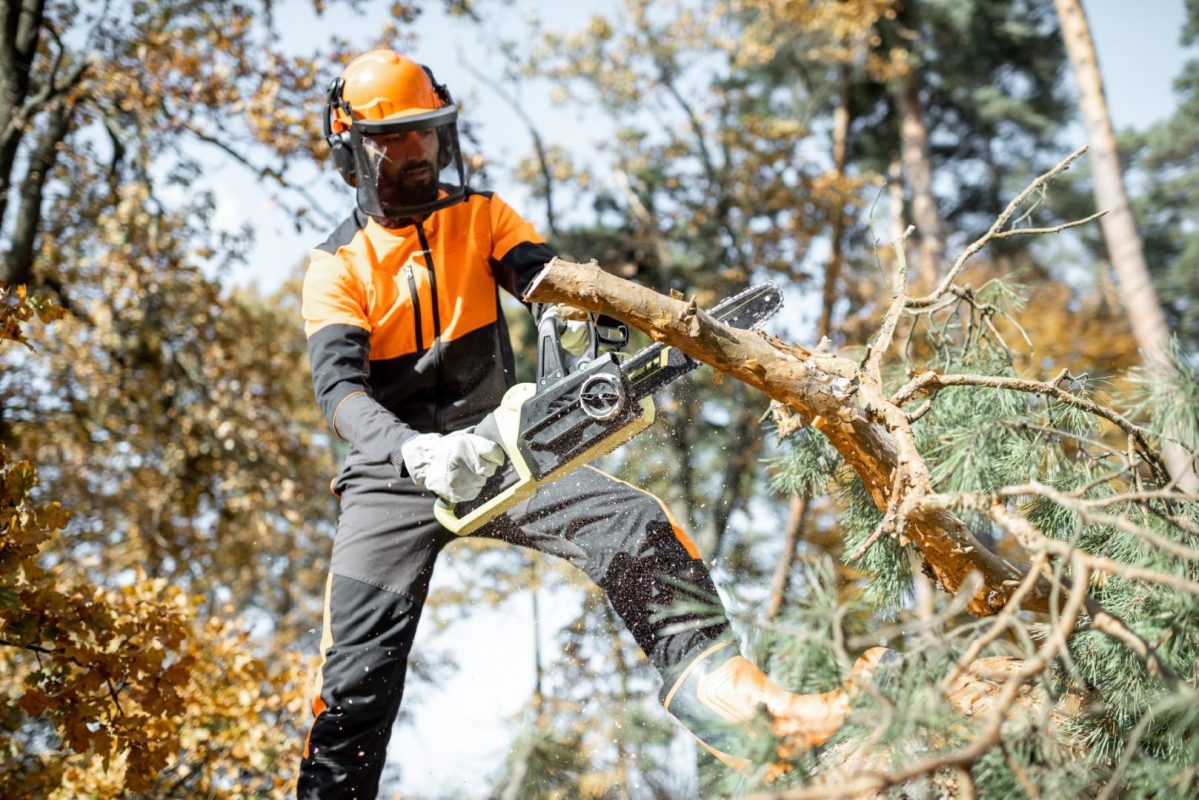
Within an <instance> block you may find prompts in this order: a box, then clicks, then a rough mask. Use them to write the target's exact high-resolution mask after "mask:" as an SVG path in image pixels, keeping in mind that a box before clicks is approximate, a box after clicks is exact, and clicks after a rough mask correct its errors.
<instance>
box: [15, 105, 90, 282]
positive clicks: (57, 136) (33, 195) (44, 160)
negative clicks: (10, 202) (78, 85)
mask: <svg viewBox="0 0 1199 800" xmlns="http://www.w3.org/2000/svg"><path fill="white" fill-rule="evenodd" d="M73 116H74V106H73V105H72V104H70V103H68V102H65V101H64V102H60V103H57V104H55V106H54V109H53V111H51V112H50V119H49V121H48V123H47V125H46V129H45V130H44V131H42V135H41V136H40V137H39V138H38V143H37V147H36V148H34V150H33V152H32V153H30V154H29V169H28V170H27V171H26V173H25V177H24V179H22V181H21V188H20V195H21V205H20V207H19V208H18V209H17V220H16V224H15V225H14V227H13V232H12V244H11V245H10V248H9V251H8V253H7V254H5V260H4V264H3V265H2V268H0V282H5V283H9V284H13V285H15V284H20V283H28V282H29V276H30V274H31V273H32V272H33V255H34V247H35V245H36V244H37V236H38V233H39V232H40V230H41V227H42V201H43V196H44V193H45V188H46V180H47V178H49V176H50V171H51V170H53V169H54V164H55V162H56V161H57V160H58V146H59V144H60V143H61V142H62V140H63V139H65V138H66V135H67V132H68V131H69V130H70V129H71V118H72V117H73Z"/></svg>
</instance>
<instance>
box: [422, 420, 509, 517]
mask: <svg viewBox="0 0 1199 800" xmlns="http://www.w3.org/2000/svg"><path fill="white" fill-rule="evenodd" d="M400 454H401V455H402V456H403V457H404V465H405V466H406V467H407V468H408V474H409V475H411V476H412V480H413V481H415V482H416V485H417V486H419V487H421V488H422V489H428V490H429V491H430V492H432V493H433V494H435V495H437V496H438V497H440V498H442V499H443V500H446V501H447V502H450V503H465V502H466V501H467V500H474V499H475V498H476V497H478V496H479V492H480V491H482V490H483V484H485V483H487V479H488V478H490V477H491V476H492V475H494V474H495V471H496V469H498V468H499V467H501V466H503V463H504V458H505V455H504V448H502V447H500V446H499V445H498V444H496V443H495V442H493V441H491V440H490V439H486V438H484V437H482V436H478V435H476V434H473V433H469V432H467V431H455V432H454V433H447V434H446V435H445V436H442V435H441V434H437V433H422V434H420V435H419V436H414V437H412V438H411V439H409V440H408V441H406V442H404V444H402V445H401V446H400Z"/></svg>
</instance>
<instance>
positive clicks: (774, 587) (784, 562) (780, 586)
mask: <svg viewBox="0 0 1199 800" xmlns="http://www.w3.org/2000/svg"><path fill="white" fill-rule="evenodd" d="M811 505H812V498H811V497H810V496H808V495H798V494H797V495H793V496H792V497H791V507H790V509H789V511H788V520H787V531H786V533H785V534H784V536H783V557H782V558H781V559H779V563H778V565H777V566H776V567H775V569H774V576H773V577H772V578H771V580H770V597H769V598H768V599H767V601H766V612H765V613H766V619H774V618H775V617H777V616H778V614H779V612H780V611H782V610H783V603H784V601H785V600H786V599H787V586H788V584H789V583H790V582H791V580H790V579H791V568H792V567H793V566H794V565H795V548H796V547H798V546H799V543H800V541H801V540H802V539H803V530H804V527H805V524H806V523H807V521H808V509H810V508H811Z"/></svg>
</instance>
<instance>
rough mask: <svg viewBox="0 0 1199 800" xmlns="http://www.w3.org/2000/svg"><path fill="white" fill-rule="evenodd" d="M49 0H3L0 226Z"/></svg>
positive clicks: (0, 3) (0, 11)
mask: <svg viewBox="0 0 1199 800" xmlns="http://www.w3.org/2000/svg"><path fill="white" fill-rule="evenodd" d="M45 6H46V3H45V0H0V21H2V22H3V25H4V30H3V35H0V126H3V127H0V227H2V226H3V225H4V217H5V215H6V213H7V212H8V192H9V189H10V188H11V187H12V171H13V166H14V164H15V163H16V159H17V149H18V148H19V147H20V144H21V139H22V137H23V136H24V132H25V131H24V127H23V125H22V124H21V121H20V120H19V119H18V114H17V112H18V111H20V110H21V108H22V106H24V105H25V100H26V98H27V97H28V96H29V86H30V80H31V71H32V66H33V58H34V56H35V55H36V53H37V47H38V42H39V40H40V38H41V31H42V19H43V16H44V12H45Z"/></svg>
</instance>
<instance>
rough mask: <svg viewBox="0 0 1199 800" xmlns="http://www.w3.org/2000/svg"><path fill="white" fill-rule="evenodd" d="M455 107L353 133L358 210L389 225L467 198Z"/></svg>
mask: <svg viewBox="0 0 1199 800" xmlns="http://www.w3.org/2000/svg"><path fill="white" fill-rule="evenodd" d="M457 116H458V115H457V111H456V110H455V109H454V108H453V107H452V106H450V107H446V108H442V109H438V110H437V111H436V112H433V113H422V114H418V115H414V116H410V117H402V118H400V119H392V120H381V121H370V122H367V121H356V122H355V124H354V126H353V128H352V129H351V137H352V143H353V148H354V158H355V162H356V163H355V167H356V172H357V174H358V206H359V208H361V209H362V211H363V212H365V213H366V214H368V215H370V216H372V217H380V218H383V219H386V220H389V221H396V222H398V221H401V220H407V219H411V218H413V217H419V216H422V215H424V214H428V213H430V212H432V211H436V210H437V209H439V208H444V207H445V206H447V205H450V204H452V203H456V202H458V201H459V200H461V199H462V197H463V194H464V191H465V186H466V174H465V172H466V171H465V168H464V166H463V163H462V156H461V153H460V151H459V147H458V125H457Z"/></svg>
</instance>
